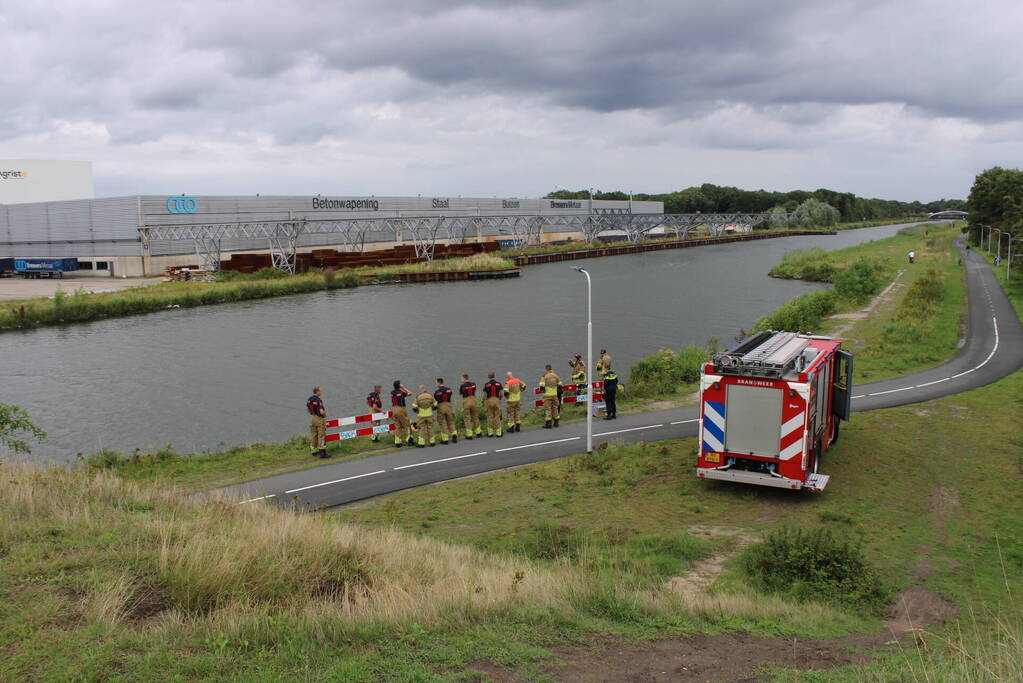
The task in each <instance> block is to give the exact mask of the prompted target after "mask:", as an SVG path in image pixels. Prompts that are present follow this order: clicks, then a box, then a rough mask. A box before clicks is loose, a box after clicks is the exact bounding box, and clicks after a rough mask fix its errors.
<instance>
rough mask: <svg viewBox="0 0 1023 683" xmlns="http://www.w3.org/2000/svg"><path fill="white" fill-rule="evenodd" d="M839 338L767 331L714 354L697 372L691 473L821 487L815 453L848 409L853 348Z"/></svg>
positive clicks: (827, 441) (833, 433) (835, 432)
mask: <svg viewBox="0 0 1023 683" xmlns="http://www.w3.org/2000/svg"><path fill="white" fill-rule="evenodd" d="M841 345H842V343H841V342H840V341H837V340H834V339H830V338H828V337H816V336H810V335H803V334H796V333H794V332H772V331H765V332H759V333H757V334H755V335H753V336H752V337H749V338H747V339H744V340H743V341H741V342H739V343H738V344H736V345H735V346H733V347H732V348H730V349H728V350H727V351H724V352H722V353H718V354H715V355H714V357H713V358H712V360H711V362H709V363H706V364H705V365H704V368H703V372H702V376H701V378H700V389H701V398H702V400H701V411H700V418H701V419H700V441H699V443H700V449H699V454H698V457H697V466H696V474H697V476H699V477H703V478H705V479H724V480H728V481H738V482H744V483H747V484H758V485H761V486H776V487H780V488H787V489H808V490H810V491H822V490H824V487H825V486H826V485H827V483H828V478H829V477H828V475H826V474H821V473H820V472H818V467H819V465H820V461H821V455H823V453H824V451H826V450H827V449H828V446H829V445H831V444H832V443H834V442H835V441H836V440H837V439H838V426H839V420H848V419H849V413H850V410H851V394H852V354H850V353H849V352H847V351H843V350H842V349H841V348H840V347H841Z"/></svg>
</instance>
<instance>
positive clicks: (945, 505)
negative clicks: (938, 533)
mask: <svg viewBox="0 0 1023 683" xmlns="http://www.w3.org/2000/svg"><path fill="white" fill-rule="evenodd" d="M962 506H963V505H962V503H960V502H959V496H957V495H956V492H955V491H953V490H952V489H950V488H946V487H944V486H938V487H936V488H935V489H934V492H933V493H932V495H931V519H932V520H933V521H934V524H935V525H936V526H938V527H940V528H942V529H943V528H944V526H945V522H946V521H947V520H948V518H949V516H951V515H952V514H953V513H954V512H955V511H956V510H958V509H959V508H961V507H962Z"/></svg>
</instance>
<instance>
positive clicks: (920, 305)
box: [899, 268, 945, 318]
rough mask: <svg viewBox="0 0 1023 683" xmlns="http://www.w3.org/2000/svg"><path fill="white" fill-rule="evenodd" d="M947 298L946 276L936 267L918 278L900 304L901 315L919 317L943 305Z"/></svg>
mask: <svg viewBox="0 0 1023 683" xmlns="http://www.w3.org/2000/svg"><path fill="white" fill-rule="evenodd" d="M944 298H945V277H944V276H943V275H942V274H941V273H940V272H938V271H937V270H936V269H934V268H928V269H927V271H926V272H925V273H924V274H923V275H921V276H920V277H918V278H917V279H916V282H914V283H913V284H912V285H910V286H909V289H908V290H906V296H904V297H903V298H902V302H901V303H900V304H899V317H900V318H902V317H909V318H919V317H921V314H927V313H930V312H932V311H934V310H935V309H937V308H938V307H940V306H941V302H942V300H944Z"/></svg>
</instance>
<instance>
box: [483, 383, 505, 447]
mask: <svg viewBox="0 0 1023 683" xmlns="http://www.w3.org/2000/svg"><path fill="white" fill-rule="evenodd" d="M487 377H488V379H487V383H486V384H484V385H483V395H484V396H486V399H485V400H484V402H483V407H484V409H485V410H486V413H487V436H501V396H502V395H504V387H503V386H501V383H500V382H498V381H497V380H496V379H494V373H492V372H491V373H488V374H487Z"/></svg>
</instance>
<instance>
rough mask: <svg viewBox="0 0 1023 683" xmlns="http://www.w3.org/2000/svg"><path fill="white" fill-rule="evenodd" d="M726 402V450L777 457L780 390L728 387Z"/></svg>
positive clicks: (741, 386) (730, 385)
mask: <svg viewBox="0 0 1023 683" xmlns="http://www.w3.org/2000/svg"><path fill="white" fill-rule="evenodd" d="M727 401H728V419H727V421H726V423H725V450H726V451H728V452H729V453H747V454H749V455H760V456H765V457H769V458H776V457H778V448H779V445H780V442H779V439H778V429H779V427H780V426H781V404H782V391H781V389H775V388H772V387H751V386H743V385H740V384H729V385H728V397H727Z"/></svg>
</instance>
